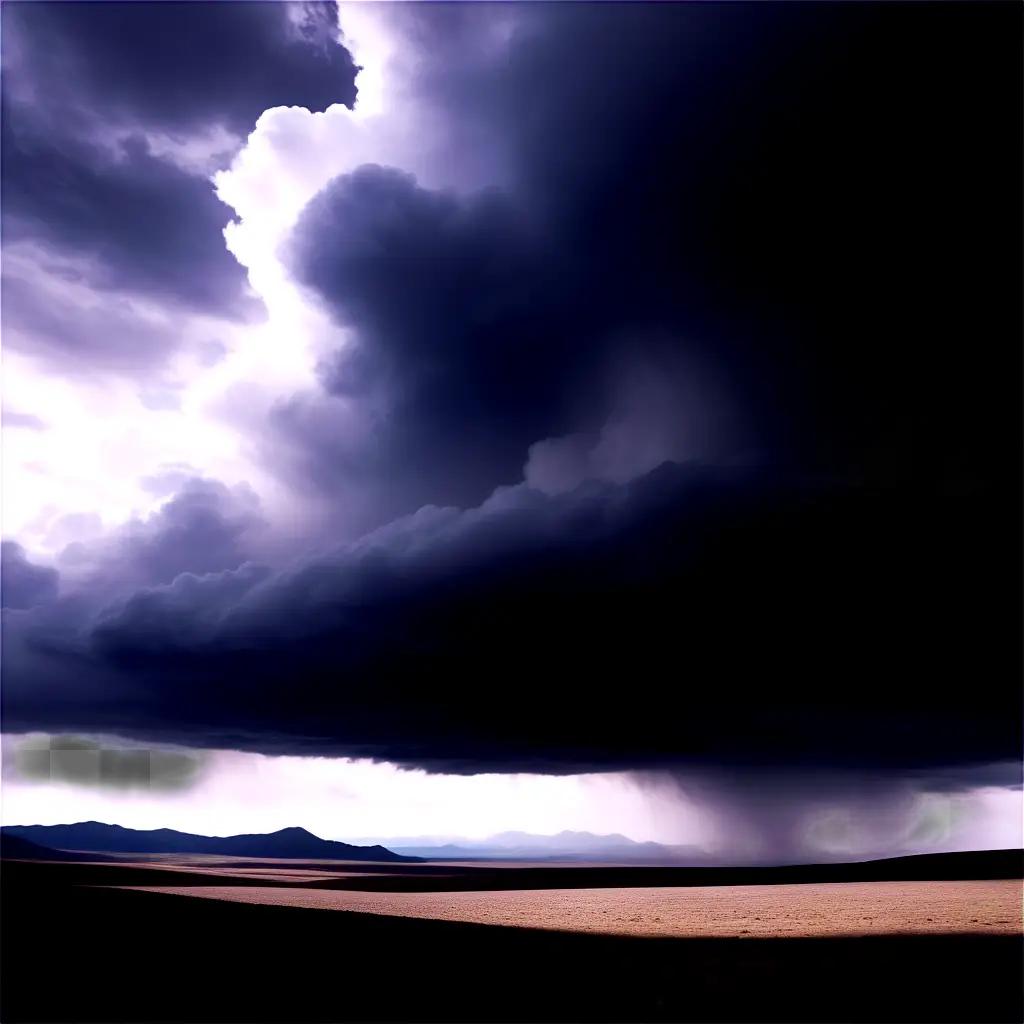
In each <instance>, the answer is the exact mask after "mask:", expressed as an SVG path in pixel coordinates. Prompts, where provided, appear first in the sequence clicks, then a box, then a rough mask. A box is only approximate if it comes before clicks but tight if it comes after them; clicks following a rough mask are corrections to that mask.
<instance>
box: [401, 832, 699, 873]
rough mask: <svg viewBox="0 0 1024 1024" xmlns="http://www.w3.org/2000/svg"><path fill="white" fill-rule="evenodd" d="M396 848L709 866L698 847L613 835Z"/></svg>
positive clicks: (477, 856)
mask: <svg viewBox="0 0 1024 1024" xmlns="http://www.w3.org/2000/svg"><path fill="white" fill-rule="evenodd" d="M388 845H389V847H390V848H391V849H393V850H396V851H398V852H399V853H404V854H407V855H410V856H416V857H425V858H427V859H429V860H557V861H589V862H594V861H598V862H601V861H604V862H614V863H628V864H693V865H696V864H704V863H707V854H706V853H705V852H704V851H703V850H702V849H700V848H699V847H695V846H666V845H663V844H661V843H652V842H637V841H636V840H635V839H630V838H629V837H628V836H624V835H620V834H619V833H612V834H611V835H595V834H594V833H593V832H569V831H565V832H559V833H558V834H557V835H551V836H547V835H534V834H532V833H530V832H500V833H498V834H497V835H494V836H489V837H488V838H487V839H462V838H456V837H452V838H448V837H445V838H444V839H441V838H437V837H431V836H411V837H405V838H399V839H393V840H389V841H388Z"/></svg>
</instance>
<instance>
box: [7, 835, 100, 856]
mask: <svg viewBox="0 0 1024 1024" xmlns="http://www.w3.org/2000/svg"><path fill="white" fill-rule="evenodd" d="M0 857H6V858H7V859H9V860H59V861H90V862H92V861H109V860H113V859H114V858H113V857H104V856H102V855H100V854H98V853H69V852H68V851H67V850H51V849H50V848H49V847H48V846H40V845H39V844H38V843H33V842H32V841H31V840H30V839H22V838H21V837H20V836H13V835H0Z"/></svg>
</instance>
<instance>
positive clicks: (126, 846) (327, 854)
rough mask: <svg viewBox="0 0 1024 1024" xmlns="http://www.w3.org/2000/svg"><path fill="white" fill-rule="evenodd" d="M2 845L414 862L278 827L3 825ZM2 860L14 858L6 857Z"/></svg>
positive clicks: (412, 858)
mask: <svg viewBox="0 0 1024 1024" xmlns="http://www.w3.org/2000/svg"><path fill="white" fill-rule="evenodd" d="M0 836H2V837H3V841H4V844H5V845H6V843H7V842H8V841H9V839H10V838H15V839H20V840H28V841H29V842H32V843H38V844H39V845H41V846H45V847H48V848H49V849H50V850H88V851H98V852H102V853H146V854H154V853H209V854H215V855H218V856H227V857H288V858H301V859H304V860H366V861H415V860H419V859H420V858H418V857H415V856H408V855H403V854H400V853H394V852H393V851H391V850H388V849H385V848H384V847H383V846H379V845H372V846H353V845H350V844H348V843H339V842H335V841H333V840H330V839H321V838H320V837H319V836H315V835H313V833H312V832H307V831H306V829H304V828H283V829H281V830H280V831H278V832H270V833H267V834H254V835H238V836H201V835H194V834H192V833H190V832H177V831H175V830H174V829H170V828H157V829H150V830H140V829H134V828H123V827H122V826H121V825H108V824H105V823H104V822H101V821H79V822H76V823H74V824H70V825H7V826H5V827H4V828H2V829H0ZM5 855H6V856H16V854H11V853H6V851H5Z"/></svg>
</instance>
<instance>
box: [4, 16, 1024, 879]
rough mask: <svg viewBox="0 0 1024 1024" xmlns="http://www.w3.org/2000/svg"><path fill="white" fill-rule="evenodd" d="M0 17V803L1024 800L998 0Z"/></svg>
mask: <svg viewBox="0 0 1024 1024" xmlns="http://www.w3.org/2000/svg"><path fill="white" fill-rule="evenodd" d="M1006 10H1007V11H1009V8H1007V9H1006ZM1007 18H1009V19H1010V25H1009V28H1010V29H1011V31H1010V32H1008V31H1007V27H1008V26H1007V23H1006V22H1007ZM2 19H3V24H2V29H3V42H2V47H3V51H2V65H3V76H4V79H3V85H4V93H5V116H4V124H3V147H4V154H5V159H4V165H3V232H4V238H3V307H2V318H3V415H4V421H3V422H4V427H3V449H2V456H3V488H2V491H3V494H2V523H3V536H4V538H5V540H4V549H3V562H2V565H3V574H4V575H3V603H4V664H3V691H2V699H3V709H2V710H3V723H2V724H3V728H4V730H5V736H4V774H3V779H2V803H0V815H2V819H3V821H4V822H5V823H8V824H12V823H19V824H28V823H40V824H50V823H57V822H67V821H75V820H85V819H96V820H102V821H110V822H116V823H118V824H122V825H126V826H129V827H137V828H157V827H172V828H178V829H181V830H186V831H195V832H202V833H208V834H229V833H237V832H246V831H249V832H251V831H270V830H274V829H277V828H281V827H285V826H291V825H300V826H304V827H306V828H308V829H310V830H311V831H313V832H315V833H317V834H318V835H321V836H324V837H326V838H347V837H357V836H378V837H386V836H389V835H403V836H413V835H437V836H460V835H461V836H469V837H483V836H486V835H489V834H493V833H496V832H500V831H505V830H522V831H529V832H537V833H554V832H559V831H562V830H565V829H570V830H580V831H591V832H596V833H609V832H620V833H623V834H625V835H628V836H630V837H632V838H634V839H638V840H648V839H650V840H655V841H659V842H665V843H674V844H693V845H697V846H701V847H703V848H706V849H708V850H709V851H712V852H714V853H715V854H717V855H719V856H721V857H722V858H724V859H728V858H729V857H730V856H739V855H743V856H747V855H749V856H756V857H761V858H765V859H771V858H772V857H792V856H814V855H828V856H838V855H849V856H858V855H885V854H887V853H903V852H917V851H925V850H933V849H934V850H942V849H970V848H993V847H1003V846H1016V845H1019V844H1020V839H1021V836H1020V832H1021V814H1022V803H1021V788H1020V774H1021V771H1020V753H1021V750H1020V714H1019V711H1020V692H1019V678H1020V673H1019V669H1020V664H1019V663H1020V643H1019V630H1020V616H1019V611H1020V608H1019V605H1020V588H1019V585H1018V584H1019V580H1018V579H1017V576H1016V572H1017V569H1018V568H1019V564H1018V563H1019V560H1018V559H1017V558H1016V555H1017V554H1018V544H1019V536H1018V534H1019V529H1018V527H1019V518H1020V517H1019V511H1020V509H1019V488H1018V487H1017V486H1016V477H1015V474H1017V471H1018V470H1019V459H1017V458H1016V455H1017V454H1019V453H1018V452H1017V447H1018V443H1017V442H1018V439H1019V418H1017V417H1015V416H1014V415H1013V410H1014V409H1015V408H1016V406H1015V404H1014V402H1015V400H1016V401H1017V402H1019V397H1018V396H1016V394H1015V392H1014V391H1013V390H1012V389H1013V388H1014V387H1015V386H1016V384H1018V383H1019V374H1018V373H1016V371H1017V370H1018V369H1019V367H1018V366H1017V361H1018V360H1019V337H1018V331H1017V327H1018V322H1019V303H1017V302H1016V300H1015V293H1016V289H1017V288H1018V287H1019V274H1016V273H1015V268H1018V265H1019V246H1016V245H1015V241H1016V240H1015V237H1014V233H1013V225H1014V224H1016V223H1018V221H1019V218H1016V219H1015V218H1014V217H1013V216H1012V214H1013V210H1014V209H1016V208H1017V207H1016V206H1015V205H1014V204H1019V197H1018V193H1019V175H1016V174H1015V173H1014V168H1015V166H1016V165H1015V159H1016V160H1017V162H1019V157H1015V156H1014V151H1013V146H1012V142H1013V138H1015V137H1016V136H1015V134H1014V133H1016V132H1017V131H1018V128H1019V126H1018V125H1017V124H1016V120H1017V119H1016V116H1015V115H1016V107H1015V106H1014V104H1015V102H1016V101H1015V99H1014V97H1015V95H1016V91H1015V89H1014V85H1015V79H1014V76H1013V74H1012V70H1013V60H1012V57H1010V56H1009V55H1008V51H1006V50H1005V48H1006V47H1007V46H1009V45H1011V44H1010V43H1009V42H1008V40H1010V39H1011V38H1012V35H1013V33H1012V17H1010V15H1009V14H1008V13H1004V12H1002V11H1000V10H998V9H989V8H979V9H976V10H975V11H973V12H972V11H971V10H970V9H969V7H952V6H949V5H938V6H936V5H912V6H909V7H907V8H906V9H902V8H901V9H895V8H892V9H890V10H886V9H885V8H878V9H876V8H874V7H869V6H868V5H849V6H838V5H825V6H819V5H789V4H779V5H759V6H757V7H754V8H746V7H740V6H738V5H705V4H699V5H698V4H693V5H673V4H659V5H632V6H631V5H617V4H599V5H598V4H569V5H562V4H525V5H519V4H490V3H488V4H475V3H467V4H457V5H446V4H413V5H409V4H402V3H396V4H377V3H342V4H340V5H335V4H332V3H294V4H278V3H272V2H271V3H252V4H250V3H234V4H224V3H209V4H207V3H204V4H186V5H175V4H163V3H151V4H130V3H127V4H110V5H102V6H94V5H82V4H78V5H61V4H54V3H47V2H45V0H44V2H40V3H32V4H7V5H5V6H4V9H3V12H2ZM1011 94H1012V95H1011ZM1011 136H1012V137H1011ZM967 154H969V156H968V155H967ZM965 339H969V340H965ZM25 736H31V737H33V739H32V741H31V743H35V744H37V745H38V744H43V745H45V744H47V743H49V742H50V739H49V737H57V743H58V745H59V744H60V742H62V741H61V737H64V738H65V739H67V738H69V737H70V738H72V739H71V740H70V742H71V743H72V745H73V744H74V743H78V742H79V740H80V739H82V738H84V740H82V741H83V742H85V743H86V744H89V743H93V744H101V745H103V746H105V747H106V748H107V749H108V750H111V751H117V750H119V749H121V748H122V747H123V749H124V750H127V751H129V752H131V751H138V750H149V749H152V750H154V751H171V752H172V755H171V756H172V760H173V757H176V756H177V755H176V754H174V753H173V752H175V751H183V752H185V753H184V754H182V757H184V758H185V759H186V760H187V759H188V758H190V757H191V758H194V765H193V767H194V772H193V771H192V769H191V768H190V769H189V771H190V772H191V774H189V775H188V778H187V779H186V780H185V781H184V782H181V781H180V780H179V781H178V782H176V783H175V784H174V785H171V786H166V787H164V788H160V787H158V786H150V785H148V784H146V782H145V779H144V778H143V777H142V776H138V777H136V776H133V775H131V771H134V770H135V769H131V770H129V768H126V767H116V768H111V769H110V772H109V774H108V775H105V776H103V777H100V776H99V775H92V776H91V775H89V774H88V772H87V773H86V774H85V775H84V776H82V777H80V778H78V779H74V778H71V777H70V775H69V772H70V769H69V770H68V771H64V769H62V770H61V772H63V774H62V773H61V772H57V771H56V769H55V776H54V777H53V778H49V779H48V778H46V777H45V773H44V774H43V775H39V774H38V773H37V774H36V775H32V773H31V772H29V771H27V770H23V769H24V765H21V767H19V764H20V762H19V760H18V749H19V745H20V744H22V743H23V742H24V740H23V737H25ZM75 738H77V739H75ZM31 743H30V745H31ZM132 756H133V755H130V754H129V755H126V756H125V757H124V758H121V759H120V760H119V759H118V757H112V759H110V764H115V763H116V764H117V765H122V766H123V765H129V764H134V763H135V762H134V761H133V760H132ZM26 763H27V762H26ZM68 763H70V762H68ZM97 763H98V762H97ZM105 763H106V762H105ZM122 771H124V772H128V774H127V775H125V776H124V777H120V776H118V772H122ZM70 774H73V772H71V773H70ZM101 774H102V773H101ZM57 776H59V777H57Z"/></svg>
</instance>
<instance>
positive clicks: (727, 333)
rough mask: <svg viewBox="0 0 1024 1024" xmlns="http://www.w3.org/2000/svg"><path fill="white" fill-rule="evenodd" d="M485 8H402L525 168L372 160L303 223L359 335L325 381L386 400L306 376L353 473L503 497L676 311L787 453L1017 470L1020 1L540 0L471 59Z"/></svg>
mask: <svg viewBox="0 0 1024 1024" xmlns="http://www.w3.org/2000/svg"><path fill="white" fill-rule="evenodd" d="M484 16H485V15H484V14H483V13H482V12H481V10H480V9H471V10H466V11H463V10H460V9H459V8H457V7H456V8H453V7H446V6H444V5H440V6H437V5H429V6H428V7H424V8H422V9H421V8H416V7H410V8H400V9H398V10H397V11H396V12H395V15H394V17H395V18H396V19H399V20H402V19H404V20H405V21H408V22H412V23H414V27H413V29H412V30H410V31H411V34H412V36H413V37H414V38H415V39H416V40H417V42H418V45H419V51H420V52H421V54H422V61H421V65H420V66H419V70H418V77H417V80H416V88H417V89H418V90H419V91H420V92H422V93H423V94H426V95H431V96H433V97H434V99H435V101H436V102H437V103H438V104H439V105H440V106H441V107H442V109H444V110H445V111H446V115H447V122H448V123H449V124H450V126H451V130H452V131H453V132H454V133H456V134H460V133H461V134H463V135H465V136H466V137H467V138H474V137H479V138H483V139H486V142H485V143H483V144H484V145H486V146H490V147H493V148H495V149H496V150H497V151H499V152H500V154H501V161H499V162H501V163H503V164H504V167H505V172H504V182H505V184H504V186H503V187H504V191H503V193H502V194H501V195H494V194H491V195H478V196H468V197H467V196H463V197H461V198H458V199H456V198H454V197H451V196H445V195H442V194H438V193H433V192H430V191H427V190H425V189H422V188H420V187H417V186H416V184H415V183H414V182H413V181H411V180H410V179H409V178H408V177H407V176H405V175H403V174H401V173H400V172H398V171H395V170H392V169H381V168H372V167H365V168H362V169H360V170H358V171H357V172H355V173H354V174H351V175H348V176H346V177H343V178H341V179H339V180H336V181H335V182H333V183H331V184H330V185H329V186H328V187H327V188H326V189H325V190H324V192H322V193H321V194H320V195H319V196H318V197H316V199H314V200H313V202H312V203H311V204H310V206H309V207H308V209H307V211H306V213H305V214H304V216H303V217H302V219H301V220H300V222H299V225H298V227H297V230H296V235H295V238H294V239H293V243H292V247H291V258H292V263H293V267H294V269H295V272H296V274H297V276H298V277H299V278H300V279H302V280H303V281H304V282H306V283H307V284H308V285H310V286H311V287H312V288H313V289H314V290H315V291H316V292H318V293H319V294H320V295H321V296H322V297H323V299H324V301H325V302H326V304H327V305H328V307H329V308H330V309H331V310H332V311H333V312H334V314H335V316H336V317H337V318H338V319H339V320H340V321H342V322H344V323H345V324H347V325H348V326H349V327H352V328H354V333H355V337H356V344H355V347H354V348H352V349H348V350H346V351H345V352H343V353H341V354H339V356H338V357H337V360H336V361H334V362H332V361H327V363H326V364H325V366H324V368H323V374H322V376H323V381H324V384H325V387H326V389H327V391H328V392H330V393H331V394H333V395H336V396H339V400H341V401H344V402H349V403H351V402H352V401H359V400H362V401H364V402H365V403H366V407H367V408H368V409H370V410H372V412H373V414H374V416H375V417H376V419H375V430H374V431H373V433H372V435H370V436H371V440H370V442H369V443H368V444H366V445H365V446H364V448H363V449H358V448H356V449H355V450H353V447H352V445H351V442H350V440H349V438H348V437H347V436H346V435H345V432H344V431H342V430H335V429H332V427H331V426H330V424H331V417H330V416H329V415H326V414H322V413H319V414H316V415H314V413H313V411H312V409H311V400H310V399H308V398H307V399H304V400H296V402H294V403H292V405H291V406H289V407H284V408H282V410H280V415H279V417H278V421H277V424H276V427H277V429H278V431H279V432H280V433H281V434H282V435H283V436H284V437H285V440H286V442H287V443H288V444H290V445H292V446H294V447H296V448H298V449H299V450H304V451H305V452H306V454H307V456H308V458H307V460H306V461H305V462H302V463H300V465H301V469H300V470H299V472H301V473H302V474H305V475H306V476H307V478H308V479H310V480H315V481H317V482H318V484H319V485H321V486H323V487H328V488H331V487H333V489H334V491H335V493H344V491H345V487H346V486H347V485H349V484H350V483H351V482H352V480H353V479H356V478H358V476H359V474H360V473H362V474H364V475H365V474H368V473H374V472H376V473H378V474H379V475H380V476H381V477H383V478H384V479H386V481H387V484H386V486H387V488H388V490H389V493H392V494H393V493H394V492H395V491H401V490H402V488H403V487H405V488H406V492H407V493H406V494H404V495H403V496H402V497H401V501H403V502H404V506H405V507H406V508H407V509H411V508H414V507H415V506H416V503H417V502H418V501H423V500H432V501H440V502H448V501H457V502H461V501H465V500H479V499H480V497H481V496H482V495H484V494H486V493H488V492H489V490H490V488H491V487H493V486H494V485H496V484H498V483H503V482H504V483H510V482H513V481H514V480H515V479H517V477H518V470H519V468H520V467H521V465H522V461H521V451H522V449H523V446H524V440H525V443H526V444H527V445H528V444H531V443H533V442H537V441H540V440H541V439H543V438H546V437H550V436H552V435H557V434H567V433H572V432H576V431H579V430H584V431H587V430H594V429H595V428H596V425H597V424H599V423H600V421H601V417H602V415H603V405H604V404H606V403H607V395H606V390H607V388H606V385H605V383H604V382H605V381H606V378H607V376H608V374H609V373H610V372H611V371H610V370H609V359H610V358H611V357H612V356H613V355H616V354H617V353H618V352H620V351H621V350H623V349H624V350H626V351H641V352H642V347H643V346H642V344H640V343H636V342H634V341H633V339H634V338H635V337H647V336H650V335H652V334H654V335H657V336H658V337H660V338H662V339H669V341H668V344H670V345H672V346H674V347H675V348H676V349H677V350H678V352H679V353H681V354H684V355H686V356H691V357H696V358H698V359H700V360H702V361H704V362H706V363H708V364H709V365H711V366H713V367H714V368H715V370H716V371H717V372H718V373H719V374H721V376H722V378H723V380H724V381H725V383H726V385H727V390H728V391H729V393H730V394H731V395H732V398H733V401H734V402H735V404H736V405H737V406H739V407H740V408H742V409H743V410H744V412H745V414H746V415H747V417H748V419H749V420H750V421H751V423H752V424H753V428H754V430H755V431H756V437H757V447H758V449H759V454H761V455H763V456H766V457H769V458H772V459H777V460H781V461H784V462H787V463H789V464H794V463H795V464H798V465H801V466H803V467H805V468H806V469H808V470H811V471H814V472H820V473H823V474H826V475H840V476H844V477H851V478H860V479H868V480H871V481H872V482H875V483H885V482H893V481H903V482H906V481H908V480H910V479H917V478H922V479H926V480H933V481H934V480H943V481H945V483H946V485H948V486H950V487H953V488H962V487H971V486H974V485H976V484H978V483H979V482H981V483H982V484H983V485H986V486H987V485H990V484H992V483H993V482H995V481H1001V482H1003V481H1005V479H1006V474H1007V472H1008V469H1007V467H1009V466H1010V465H1016V464H1017V463H1018V462H1019V454H1020V452H1019V450H1018V449H1019V445H1018V444H1017V439H1018V435H1019V431H1018V430H1017V425H1016V421H1015V419H1014V417H1013V416H1012V415H1008V411H1009V410H1011V409H1013V408H1015V399H1016V394H1015V386H1014V385H1013V384H1012V383H1011V381H1016V380H1017V379H1018V378H1019V372H1018V371H1019V369H1020V367H1019V346H1018V345H1017V344H1016V340H1017V336H1018V334H1019V325H1020V316H1019V303H1018V302H1017V301H1016V294H1017V288H1016V281H1017V280H1018V278H1019V273H1018V272H1019V270H1020V254H1019V246H1018V244H1017V231H1016V227H1015V225H1016V224H1018V222H1019V218H1017V217H1014V216H1009V217H1007V216H1006V214H1007V212H1008V211H1011V210H1017V211H1018V212H1019V196H1018V189H1017V188H1016V179H1017V170H1018V169H1019V163H1020V161H1019V153H1018V152H1017V151H1016V148H1015V144H1014V141H1013V140H1014V139H1015V137H1016V135H1015V133H1016V127H1015V126H1016V124H1017V123H1018V122H1019V115H1020V103H1019V97H1018V92H1019V90H1018V89H1017V88H1016V78H1017V75H1016V72H1017V71H1018V70H1019V54H1018V53H1017V50H1016V48H1015V47H1014V44H1013V42H1012V40H1013V39H1014V38H1015V27H1019V20H1020V18H1019V12H1014V11H1011V10H1010V9H1008V8H999V7H991V6H983V7H981V6H979V7H974V8H965V7H956V8H951V7H937V6H923V5H917V6H913V7H898V8H883V7H878V6H873V5H872V6H868V5H848V6H838V5H822V6H814V7H808V6H793V5H771V6H769V5H761V6H757V7H753V8H750V7H743V6H714V5H670V4H662V5H615V4H600V5H581V4H574V5H549V6H541V7H538V8H536V9H535V8H527V9H517V18H519V20H520V21H521V22H522V24H521V25H520V26H519V28H518V30H517V31H516V32H515V33H514V34H513V36H512V42H511V43H510V46H509V51H508V54H507V57H506V56H505V55H503V56H502V58H501V59H500V60H491V61H490V62H488V61H487V60H485V59H482V58H481V59H477V57H475V56H466V57H463V56H462V55H461V50H460V47H459V46H458V45H456V43H455V42H453V40H458V39H460V38H462V34H464V33H465V31H467V25H469V23H470V22H474V21H475V20H479V19H480V18H481V17H484ZM495 17H497V15H495ZM474 133H475V134H474ZM968 339H969V340H968ZM1000 368H1002V370H1000ZM1002 371H1005V373H1004V372H1002ZM1011 389H1014V390H1011ZM995 394H998V395H999V398H998V399H996V400H993V395H995ZM382 410H384V411H383V412H382ZM314 420H316V421H318V422H320V423H321V424H322V432H321V433H320V434H319V435H317V433H316V429H317V428H316V425H315V423H314ZM469 438H471V439H472V441H471V443H470V442H469V440H468V439H469ZM360 458H362V459H364V460H367V462H368V465H364V464H363V463H361V462H360ZM374 460H378V461H379V462H383V463H384V464H383V465H378V464H376V463H375V462H374Z"/></svg>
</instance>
